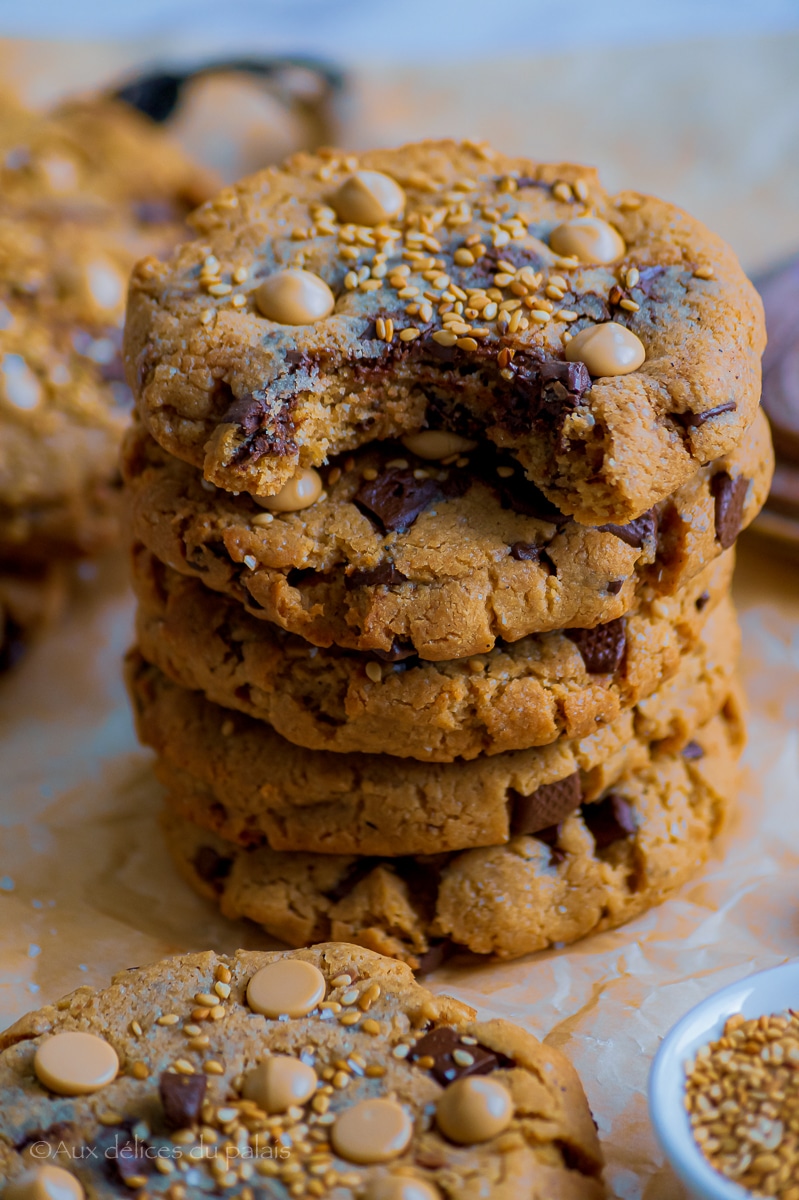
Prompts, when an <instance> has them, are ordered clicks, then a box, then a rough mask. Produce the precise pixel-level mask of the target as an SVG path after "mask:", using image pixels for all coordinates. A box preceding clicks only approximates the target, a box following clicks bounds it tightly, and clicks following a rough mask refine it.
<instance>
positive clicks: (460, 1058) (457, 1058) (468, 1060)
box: [452, 1049, 474, 1067]
mask: <svg viewBox="0 0 799 1200" xmlns="http://www.w3.org/2000/svg"><path fill="white" fill-rule="evenodd" d="M452 1061H453V1062H456V1063H457V1064H458V1066H459V1067H471V1066H473V1065H474V1055H473V1054H470V1053H469V1051H468V1050H458V1049H456V1050H453V1051H452Z"/></svg>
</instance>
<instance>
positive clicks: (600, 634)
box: [565, 617, 627, 675]
mask: <svg viewBox="0 0 799 1200" xmlns="http://www.w3.org/2000/svg"><path fill="white" fill-rule="evenodd" d="M565 633H566V637H567V638H569V640H570V641H572V642H574V644H575V646H576V647H577V649H578V650H579V651H580V653H581V654H582V656H583V662H584V663H585V669H586V671H587V672H588V674H589V675H609V674H610V673H611V672H613V671H617V670H618V669H619V667H620V666H621V663H622V659H623V658H624V651H625V649H626V646H627V631H626V627H625V622H624V617H617V618H616V620H615V621H607V622H606V623H605V624H604V625H596V626H595V627H594V628H593V629H567V630H565Z"/></svg>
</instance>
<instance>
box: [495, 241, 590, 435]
mask: <svg viewBox="0 0 799 1200" xmlns="http://www.w3.org/2000/svg"><path fill="white" fill-rule="evenodd" d="M503 249H504V247H503ZM509 369H510V370H512V371H513V379H512V380H511V381H509V382H507V383H504V381H503V383H502V387H501V388H498V389H497V395H496V398H495V401H494V414H495V419H496V422H497V424H498V425H500V426H501V427H502V428H503V429H507V430H508V432H509V433H511V434H521V433H529V431H530V430H531V429H532V428H534V427H535V426H541V427H546V428H550V427H557V428H559V427H560V426H561V425H562V423H563V420H564V418H565V416H566V415H567V413H569V412H573V411H574V409H575V408H577V406H578V404H579V403H580V401H581V399H582V398H583V396H584V395H585V393H586V392H587V391H588V390H589V389H590V387H591V376H590V375H589V374H588V370H587V368H586V366H585V363H581V362H576V363H569V362H563V361H561V360H559V359H548V360H542V359H541V358H539V357H536V356H534V355H532V354H527V353H524V352H523V351H519V352H517V353H516V356H515V357H514V359H513V360H512V362H511V364H510V368H509Z"/></svg>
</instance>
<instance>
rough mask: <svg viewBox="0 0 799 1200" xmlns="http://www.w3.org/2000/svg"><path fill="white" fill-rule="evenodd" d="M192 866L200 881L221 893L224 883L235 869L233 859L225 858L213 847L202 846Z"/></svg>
mask: <svg viewBox="0 0 799 1200" xmlns="http://www.w3.org/2000/svg"><path fill="white" fill-rule="evenodd" d="M192 866H193V867H194V869H195V871H196V872H197V874H198V875H199V876H200V879H202V880H203V881H204V882H205V883H210V884H212V885H213V886H214V888H216V889H217V890H220V891H221V889H222V881H223V879H227V877H228V875H229V874H230V872H231V869H232V867H233V859H232V858H223V857H222V855H221V854H217V852H216V850H214V848H213V846H200V849H199V850H198V851H197V853H196V854H195V856H194V858H193V859H192Z"/></svg>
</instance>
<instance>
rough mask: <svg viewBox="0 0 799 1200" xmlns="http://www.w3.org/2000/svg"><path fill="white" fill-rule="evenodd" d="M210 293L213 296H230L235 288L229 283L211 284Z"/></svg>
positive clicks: (209, 286)
mask: <svg viewBox="0 0 799 1200" xmlns="http://www.w3.org/2000/svg"><path fill="white" fill-rule="evenodd" d="M208 291H209V293H210V294H211V295H212V296H229V295H230V293H231V292H232V291H233V288H232V287H231V286H230V284H229V283H211V284H209V285H208Z"/></svg>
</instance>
